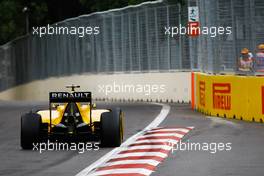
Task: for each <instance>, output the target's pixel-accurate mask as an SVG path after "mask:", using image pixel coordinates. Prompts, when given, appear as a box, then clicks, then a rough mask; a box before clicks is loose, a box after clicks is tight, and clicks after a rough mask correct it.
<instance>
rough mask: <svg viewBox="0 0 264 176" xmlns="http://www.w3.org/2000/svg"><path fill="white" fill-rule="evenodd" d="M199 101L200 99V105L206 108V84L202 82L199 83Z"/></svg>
mask: <svg viewBox="0 0 264 176" xmlns="http://www.w3.org/2000/svg"><path fill="white" fill-rule="evenodd" d="M199 95H200V96H199V99H200V105H201V106H203V107H205V82H204V81H200V82H199Z"/></svg>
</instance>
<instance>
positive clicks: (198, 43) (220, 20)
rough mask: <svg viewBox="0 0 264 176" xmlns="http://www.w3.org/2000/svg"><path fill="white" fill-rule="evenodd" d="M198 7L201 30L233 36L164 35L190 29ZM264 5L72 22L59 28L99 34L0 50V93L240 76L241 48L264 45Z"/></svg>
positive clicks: (155, 9) (161, 6)
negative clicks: (75, 81) (101, 82)
mask: <svg viewBox="0 0 264 176" xmlns="http://www.w3.org/2000/svg"><path fill="white" fill-rule="evenodd" d="M195 5H197V6H198V7H199V11H200V23H201V26H208V27H210V26H216V27H217V26H230V27H232V34H231V35H218V36H216V37H211V36H209V35H200V36H198V37H189V36H188V35H175V36H173V37H171V36H170V35H166V34H165V29H164V28H165V27H172V26H180V25H183V26H186V25H187V22H188V18H187V12H188V10H187V7H188V6H195ZM263 16H264V2H263V1H262V0H251V1H248V0H189V1H187V3H186V4H185V5H184V6H180V5H178V4H166V3H164V2H162V1H154V2H147V3H143V4H140V5H137V6H130V7H126V8H122V9H116V10H110V11H106V12H99V13H93V14H89V15H82V16H79V17H76V18H71V19H67V20H65V21H62V22H59V23H57V24H54V25H51V26H52V27H54V28H56V27H58V26H59V27H67V28H71V27H76V28H78V27H83V26H91V27H98V29H99V34H97V35H85V36H83V37H80V36H79V35H70V34H68V35H66V34H64V35H61V34H59V35H56V34H55V35H54V34H53V35H48V34H46V35H43V36H41V37H40V36H39V35H33V34H30V35H27V36H24V37H21V38H19V39H16V40H14V41H11V42H9V43H7V44H5V45H3V46H1V47H0V90H4V89H7V88H9V87H13V86H16V85H19V84H22V83H26V82H30V81H33V80H39V79H44V78H47V77H59V76H67V75H72V74H80V73H93V74H97V73H118V72H121V73H124V72H127V73H130V72H131V73H135V72H168V71H190V70H198V71H203V72H211V73H220V72H235V71H236V69H237V58H238V57H239V55H240V50H241V48H244V47H247V48H249V49H250V50H251V51H252V53H253V54H254V52H255V49H256V46H257V45H258V44H259V43H264V30H263V29H264V18H263Z"/></svg>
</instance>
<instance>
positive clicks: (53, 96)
mask: <svg viewBox="0 0 264 176" xmlns="http://www.w3.org/2000/svg"><path fill="white" fill-rule="evenodd" d="M49 102H50V103H67V102H90V104H91V102H92V93H91V92H72V93H69V92H50V93H49Z"/></svg>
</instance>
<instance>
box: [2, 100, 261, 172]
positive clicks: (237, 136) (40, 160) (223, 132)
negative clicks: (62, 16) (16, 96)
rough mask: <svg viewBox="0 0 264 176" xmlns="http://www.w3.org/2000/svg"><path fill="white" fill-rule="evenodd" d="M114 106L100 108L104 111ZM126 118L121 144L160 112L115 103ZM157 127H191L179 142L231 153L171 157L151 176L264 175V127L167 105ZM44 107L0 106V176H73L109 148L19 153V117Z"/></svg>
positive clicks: (31, 104)
mask: <svg viewBox="0 0 264 176" xmlns="http://www.w3.org/2000/svg"><path fill="white" fill-rule="evenodd" d="M107 104H111V105H112V104H113V103H98V105H97V106H98V108H99V107H100V106H105V105H107ZM114 105H115V106H119V107H121V108H122V109H123V111H124V112H125V139H127V138H129V137H130V136H132V135H134V134H135V133H137V132H138V131H141V130H142V129H144V128H145V127H146V126H147V125H148V124H149V123H150V122H151V121H152V120H153V119H154V118H155V117H156V116H157V115H158V114H159V113H160V110H161V106H159V105H153V104H147V103H114ZM170 106H171V110H170V113H169V115H168V116H167V118H166V119H165V120H164V121H163V122H162V124H160V126H180V127H187V126H193V127H195V129H194V130H192V131H191V132H190V133H188V134H187V136H185V137H184V139H183V142H186V143H187V142H188V143H196V144H197V143H199V144H202V143H209V144H210V143H232V144H231V147H232V149H231V150H230V151H217V152H216V153H214V154H213V153H211V152H212V151H211V152H210V151H202V150H199V151H198V150H196V151H195V150H190V149H189V150H185V151H180V150H177V151H174V152H173V153H171V154H170V155H169V157H168V158H167V159H165V161H164V162H163V163H161V164H160V165H159V166H158V168H157V171H156V172H154V173H153V174H152V175H153V176H159V175H163V176H182V175H183V176H185V175H186V176H192V175H195V176H207V175H208V176H209V175H210V176H222V175H234V176H236V175H237V176H238V175H239V176H248V175H251V176H255V175H256V176H257V175H259V176H262V175H263V173H264V162H263V160H264V150H263V148H264V140H263V139H264V126H263V124H257V123H248V122H243V121H237V120H226V119H222V118H210V117H205V116H204V115H202V114H200V113H198V112H194V111H192V110H191V109H190V106H189V105H187V104H171V105H170ZM44 107H47V104H46V103H45V102H0V141H1V142H0V175H10V176H11V175H29V176H30V175H32V176H33V175H34V176H49V175H50V176H53V175H56V176H57V175H58V176H60V175H63V176H74V175H76V174H77V173H78V172H80V171H81V170H82V169H84V168H86V167H87V166H89V165H90V164H92V163H93V162H95V161H96V160H98V159H99V158H101V157H102V156H104V155H105V154H106V153H108V152H109V151H111V150H112V148H100V150H98V151H86V152H84V153H83V154H79V153H78V151H44V152H43V153H41V154H40V153H39V152H38V151H31V150H29V151H25V150H21V148H20V142H19V137H20V116H21V114H23V113H24V112H27V111H28V110H30V109H32V108H44Z"/></svg>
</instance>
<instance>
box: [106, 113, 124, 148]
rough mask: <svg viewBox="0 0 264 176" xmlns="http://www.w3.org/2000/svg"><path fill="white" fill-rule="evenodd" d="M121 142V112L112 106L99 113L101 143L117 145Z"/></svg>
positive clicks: (110, 145) (111, 145)
mask: <svg viewBox="0 0 264 176" xmlns="http://www.w3.org/2000/svg"><path fill="white" fill-rule="evenodd" d="M122 142H123V112H122V111H121V110H120V109H119V108H113V109H112V110H111V111H110V112H105V113H102V115H101V145H102V146H103V147H119V146H120V145H121V143H122Z"/></svg>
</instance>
